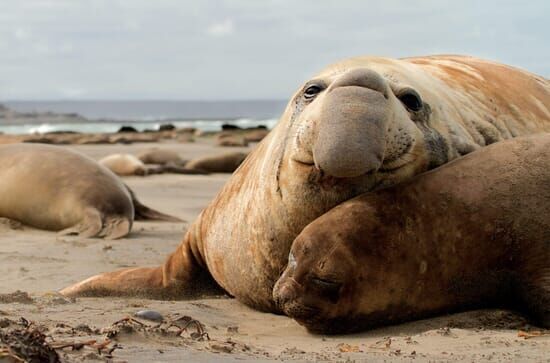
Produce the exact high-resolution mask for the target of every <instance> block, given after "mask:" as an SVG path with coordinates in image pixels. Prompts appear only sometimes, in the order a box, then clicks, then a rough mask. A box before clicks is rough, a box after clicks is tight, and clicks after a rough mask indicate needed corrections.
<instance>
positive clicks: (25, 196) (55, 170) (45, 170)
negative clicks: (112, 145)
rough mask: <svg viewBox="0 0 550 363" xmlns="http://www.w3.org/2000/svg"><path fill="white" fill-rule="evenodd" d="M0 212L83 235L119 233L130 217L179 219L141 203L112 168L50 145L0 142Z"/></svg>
mask: <svg viewBox="0 0 550 363" xmlns="http://www.w3.org/2000/svg"><path fill="white" fill-rule="evenodd" d="M0 193H1V198H0V217H4V218H9V219H13V220H16V221H19V222H21V223H23V224H26V225H29V226H33V227H36V228H40V229H47V230H53V231H60V232H59V233H60V234H78V235H80V236H82V237H94V236H99V237H105V238H109V239H115V238H120V237H123V236H125V235H127V234H128V233H129V232H130V229H131V227H132V223H133V221H134V219H149V220H166V221H181V220H180V219H178V218H176V217H172V216H169V215H166V214H163V213H160V212H157V211H155V210H152V209H150V208H148V207H146V206H144V205H143V204H141V203H140V202H139V201H138V200H137V198H135V196H134V194H133V192H132V191H131V190H130V189H129V188H128V187H127V186H126V185H124V184H123V183H122V182H121V181H120V179H119V178H118V177H117V176H116V175H114V174H113V173H112V172H111V171H109V170H108V169H106V168H104V167H103V166H101V165H99V164H98V163H97V162H95V161H94V160H92V159H90V158H88V157H86V156H84V155H82V154H79V153H77V152H74V151H71V150H68V149H65V148H61V147H56V146H50V145H41V144H11V145H6V146H0Z"/></svg>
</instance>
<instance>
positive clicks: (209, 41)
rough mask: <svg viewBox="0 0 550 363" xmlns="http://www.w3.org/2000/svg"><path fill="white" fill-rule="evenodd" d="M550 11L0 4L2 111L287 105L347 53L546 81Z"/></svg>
mask: <svg viewBox="0 0 550 363" xmlns="http://www.w3.org/2000/svg"><path fill="white" fill-rule="evenodd" d="M289 9H292V10H291V11H289ZM549 13H550V2H549V1H548V0H531V1H528V2H526V1H524V0H486V1H482V2H480V1H479V0H463V1H460V2H457V1H440V0H423V1H418V2H417V1H410V0H370V1H364V0H346V1H345V2H337V1H318V0H301V1H295V0H263V1H250V0H203V1H181V0H163V1H150V0H116V1H113V0H80V1H74V0H25V1H21V0H0V54H1V56H0V70H1V72H2V73H1V76H0V101H1V100H2V99H8V98H10V99H56V98H65V97H74V98H92V99H109V98H112V99H130V98H137V99H140V98H141V99H145V98H152V99H161V98H169V99H251V98H279V99H286V98H287V97H289V96H290V95H291V94H292V93H293V92H294V91H295V90H296V89H297V88H298V87H299V85H300V84H301V83H302V82H303V81H304V80H305V79H307V78H308V77H310V76H311V75H313V74H315V73H316V72H317V71H319V70H320V69H321V68H323V67H324V66H326V65H327V64H329V63H332V62H335V61H337V60H339V59H342V58H347V57H352V56H357V55H381V56H389V57H404V56H413V55H425V54H434V53H456V54H470V55H473V56H479V57H483V58H489V59H493V60H496V61H500V62H502V63H506V64H510V65H514V66H518V67H520V68H524V69H527V70H529V71H531V72H534V73H537V74H540V75H542V76H544V77H547V78H548V77H550V47H548V39H547V38H548V36H547V34H548V25H547V23H548V19H547V18H548V16H547V15H548V14H549ZM82 90H84V91H82Z"/></svg>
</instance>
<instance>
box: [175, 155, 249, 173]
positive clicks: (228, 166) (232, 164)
mask: <svg viewBox="0 0 550 363" xmlns="http://www.w3.org/2000/svg"><path fill="white" fill-rule="evenodd" d="M246 155H247V154H246V153H242V152H230V153H223V154H218V155H213V156H205V157H200V158H197V159H193V160H191V161H189V162H188V163H187V164H185V168H187V169H196V170H203V171H206V172H209V173H232V172H234V171H235V170H236V169H237V168H238V167H239V165H241V163H242V162H243V161H244V159H245V158H246Z"/></svg>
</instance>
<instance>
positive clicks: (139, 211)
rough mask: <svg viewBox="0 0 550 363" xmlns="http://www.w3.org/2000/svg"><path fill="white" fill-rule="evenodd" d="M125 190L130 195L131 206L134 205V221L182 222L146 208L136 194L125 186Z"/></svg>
mask: <svg viewBox="0 0 550 363" xmlns="http://www.w3.org/2000/svg"><path fill="white" fill-rule="evenodd" d="M124 185H125V186H126V189H127V190H128V193H130V197H131V198H132V204H133V205H134V220H136V221H166V222H184V220H182V219H180V218H178V217H174V216H171V215H169V214H165V213H162V212H159V211H157V210H154V209H152V208H149V207H148V206H146V205H144V204H143V203H141V202H140V201H139V200H138V199H137V197H136V193H134V192H133V191H132V189H130V187H128V186H127V185H126V184H124Z"/></svg>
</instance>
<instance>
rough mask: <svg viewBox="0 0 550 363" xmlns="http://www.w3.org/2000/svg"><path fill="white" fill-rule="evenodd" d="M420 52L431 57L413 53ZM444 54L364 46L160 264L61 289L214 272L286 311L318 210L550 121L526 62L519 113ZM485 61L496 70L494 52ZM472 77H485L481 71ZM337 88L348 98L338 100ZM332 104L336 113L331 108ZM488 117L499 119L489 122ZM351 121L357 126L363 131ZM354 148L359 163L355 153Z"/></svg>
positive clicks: (182, 291)
mask: <svg viewBox="0 0 550 363" xmlns="http://www.w3.org/2000/svg"><path fill="white" fill-rule="evenodd" d="M440 58H441V59H442V60H445V61H447V62H450V63H452V64H456V66H457V67H462V68H466V67H465V66H463V65H462V63H468V64H471V65H472V67H474V66H475V64H477V63H478V62H482V61H479V60H476V59H474V58H469V57H454V58H453V57H451V58H449V57H447V56H444V57H440ZM421 59H424V60H425V61H426V62H428V63H430V64H429V65H422V64H417V63H414V62H418V60H421ZM437 59H438V57H426V58H415V59H414V60H409V59H403V60H397V59H389V58H373V57H361V58H352V59H349V60H344V61H342V62H339V63H337V64H334V65H332V66H329V67H328V68H327V69H325V70H324V71H322V72H321V73H320V74H318V75H317V76H316V77H314V78H313V79H312V80H310V81H308V82H307V83H306V84H305V85H304V86H303V87H301V88H300V89H299V90H298V91H297V92H296V93H295V94H294V96H293V97H292V98H291V100H290V102H289V104H288V106H287V108H286V110H285V112H284V114H283V115H282V117H281V119H280V121H279V123H278V124H277V126H276V127H275V128H274V129H273V130H272V131H271V132H270V133H269V135H268V136H267V137H266V138H265V139H263V140H262V142H260V143H259V144H258V146H257V147H256V148H255V150H254V151H253V152H252V153H251V154H250V155H249V156H248V157H247V159H246V160H245V161H244V162H243V164H242V165H241V166H240V167H239V169H238V170H236V171H235V173H234V174H233V176H232V177H231V179H230V180H229V181H228V183H227V184H226V185H225V187H224V188H223V189H222V190H221V191H220V193H219V194H218V196H217V197H216V198H215V199H214V200H213V201H212V202H211V203H210V205H209V206H208V207H207V208H206V209H205V210H204V211H203V212H202V213H201V214H200V216H199V217H198V218H197V220H196V221H195V223H194V224H193V225H192V226H191V227H190V228H189V230H188V232H187V233H186V235H185V236H184V238H183V241H182V243H181V244H180V246H179V248H178V249H177V250H176V251H175V252H174V253H173V254H172V255H170V256H169V257H168V259H167V260H166V262H165V263H164V264H163V265H162V266H160V267H158V268H147V269H133V270H131V271H127V272H114V273H105V274H102V275H98V276H96V277H93V278H91V279H89V280H87V281H85V282H82V283H79V284H76V285H73V286H71V287H69V288H67V289H65V290H63V293H65V294H68V295H79V294H90V293H93V291H103V292H104V293H107V294H111V295H133V294H142V295H146V296H153V295H156V296H168V295H169V296H172V297H186V296H188V292H189V291H191V290H193V291H194V290H197V289H200V287H201V286H200V284H199V282H198V281H199V280H198V279H197V277H204V276H211V277H212V279H213V281H215V283H217V284H218V285H220V286H221V287H222V288H223V290H225V291H226V292H228V293H229V294H231V295H233V296H235V297H236V298H237V299H239V300H240V301H242V302H244V303H246V304H248V305H250V306H253V307H255V308H257V309H261V310H265V311H278V308H277V306H276V305H275V304H274V302H273V298H272V289H273V286H274V284H275V282H276V281H277V279H278V278H279V276H280V273H281V271H282V270H283V269H284V267H285V265H286V263H287V259H288V253H289V251H290V246H291V244H292V241H293V240H294V238H295V237H296V236H297V235H298V234H299V233H300V232H301V231H302V229H303V228H304V227H305V226H306V225H307V224H309V223H310V222H311V221H313V220H314V219H315V218H317V217H319V216H321V215H322V214H324V213H325V212H327V211H328V210H329V209H331V208H333V207H334V206H336V205H338V204H340V203H342V202H343V201H346V200H348V199H350V198H352V197H353V196H356V195H359V194H361V193H363V192H366V191H370V190H375V189H379V188H382V187H384V186H388V185H393V184H396V183H399V182H402V181H405V180H408V179H410V178H412V177H413V176H415V175H417V174H419V173H422V172H424V171H426V170H428V169H430V168H435V167H436V166H438V165H441V164H444V163H446V162H448V161H449V160H452V159H454V158H456V157H458V156H460V155H462V154H465V153H468V152H470V151H473V150H475V149H477V148H480V147H482V146H485V145H486V144H487V143H489V142H488V140H489V141H497V140H501V139H505V138H509V137H511V136H512V135H511V133H510V130H514V135H525V134H533V133H538V132H543V131H550V116H549V117H543V118H535V117H534V112H536V111H534V109H535V108H536V109H539V108H541V107H543V108H546V107H547V106H546V105H548V104H550V92H548V91H544V90H547V89H548V82H547V81H540V82H542V87H543V91H541V90H540V89H539V87H540V84H541V83H540V82H539V81H538V80H539V79H540V77H537V76H535V75H531V74H528V73H526V72H523V71H519V70H515V69H511V70H509V71H508V72H509V73H521V76H520V75H518V76H517V77H526V78H529V79H533V80H537V81H536V82H535V81H534V82H531V83H530V86H526V87H524V88H523V89H522V92H523V93H525V94H531V93H532V94H533V95H534V97H535V98H536V99H537V100H538V101H540V102H536V101H533V102H531V103H528V104H525V107H524V108H522V109H521V110H520V112H519V113H518V112H515V113H511V112H510V111H509V110H508V109H506V108H502V109H501V108H496V109H495V107H493V106H492V104H491V97H490V96H488V95H485V94H484V93H482V92H481V91H480V92H476V93H470V92H465V91H464V90H463V89H462V87H464V86H465V85H466V83H468V84H472V85H475V82H474V81H472V80H470V79H465V78H459V79H455V80H450V79H448V73H447V72H446V71H445V69H444V67H443V66H439V65H437V64H436V63H437V62H436V61H437ZM485 63H487V67H495V69H500V68H499V67H500V65H498V64H496V63H489V62H485ZM468 69H469V68H468ZM473 72H474V73H476V72H478V71H477V70H474V71H473ZM509 80H510V81H509ZM312 82H313V83H317V84H320V85H321V86H322V87H323V88H322V90H321V91H320V92H318V94H316V95H315V96H314V97H306V94H305V92H306V90H307V87H308V86H309V85H310V84H311V83H312ZM476 82H484V81H483V79H482V78H478V80H477V81H476ZM499 82H501V83H498V84H495V83H487V85H486V87H494V88H495V89H502V88H517V87H516V84H515V83H514V82H516V81H515V78H514V77H509V78H503V79H501V80H500V81H499ZM407 87H409V88H413V89H414V90H415V91H416V92H417V93H418V94H419V95H420V96H421V97H422V100H423V101H424V104H423V107H422V108H421V109H420V110H417V111H412V110H409V109H408V108H407V107H405V104H404V102H402V101H401V99H400V98H398V96H399V95H401V93H402V92H404V90H407ZM484 87H485V86H484ZM344 88H346V89H347V90H345V89H344ZM342 89H344V91H345V92H341V91H342ZM380 95H381V96H380ZM333 97H339V100H340V101H339V102H333V101H334V98H333ZM364 99H369V100H372V99H376V100H377V105H378V106H377V107H374V108H373V107H371V106H372V105H371V104H369V102H364ZM509 101H510V102H512V101H513V100H509ZM328 104H330V105H331V114H332V116H331V117H327V114H326V112H325V110H326V109H327V107H325V106H326V105H328ZM541 104H542V106H541ZM371 108H372V109H373V110H376V113H377V114H378V115H380V118H376V117H377V116H376V115H375V113H372V112H370V111H369V110H370V109H371ZM338 110H342V111H345V112H338ZM537 112H538V111H537ZM346 115H349V116H350V117H349V118H347V117H346ZM358 115H362V116H361V117H359V116H358ZM488 116H490V117H492V119H494V120H497V121H498V122H499V124H495V125H494V127H491V126H490V125H489V126H488V125H487V123H488V122H489V121H486V119H487V117H488ZM368 120H373V121H376V123H377V125H378V127H376V128H370V127H368V126H365V125H363V124H361V123H363V122H366V121H368ZM348 121H350V122H348ZM351 121H353V122H351ZM489 123H490V122H489ZM477 124H479V125H481V126H480V127H479V129H482V127H484V128H483V133H484V134H486V135H487V136H488V137H487V139H485V138H484V137H482V133H481V132H480V131H478V127H477V126H475V125H477ZM497 126H498V127H497ZM339 127H341V129H340V128H339ZM353 129H354V130H357V132H359V133H360V135H359V136H360V137H355V135H354V134H353V132H352V131H353ZM330 130H333V131H334V133H333V135H334V137H331V136H330V135H331V132H330ZM385 130H386V131H385ZM495 130H496V131H495ZM352 136H353V137H352ZM382 139H383V140H382ZM351 140H352V141H353V142H350V141H351ZM323 147H325V148H329V150H323ZM365 150H367V154H364V151H365ZM373 155H374V156H375V157H373ZM334 156H336V157H334ZM364 158H367V159H370V160H368V162H365V160H364ZM352 159H353V160H355V161H356V163H353V162H352V163H350V162H349V160H352ZM339 163H343V165H338V164H339ZM359 163H360V164H361V166H356V165H355V164H357V165H359ZM319 165H321V169H323V170H319V168H317V167H316V166H319ZM330 170H339V172H340V173H342V174H340V175H345V177H344V178H337V176H338V175H332V174H331V173H330V172H329V171H330ZM150 281H156V282H157V283H156V284H150V283H149V282H150ZM200 281H204V280H200Z"/></svg>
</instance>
